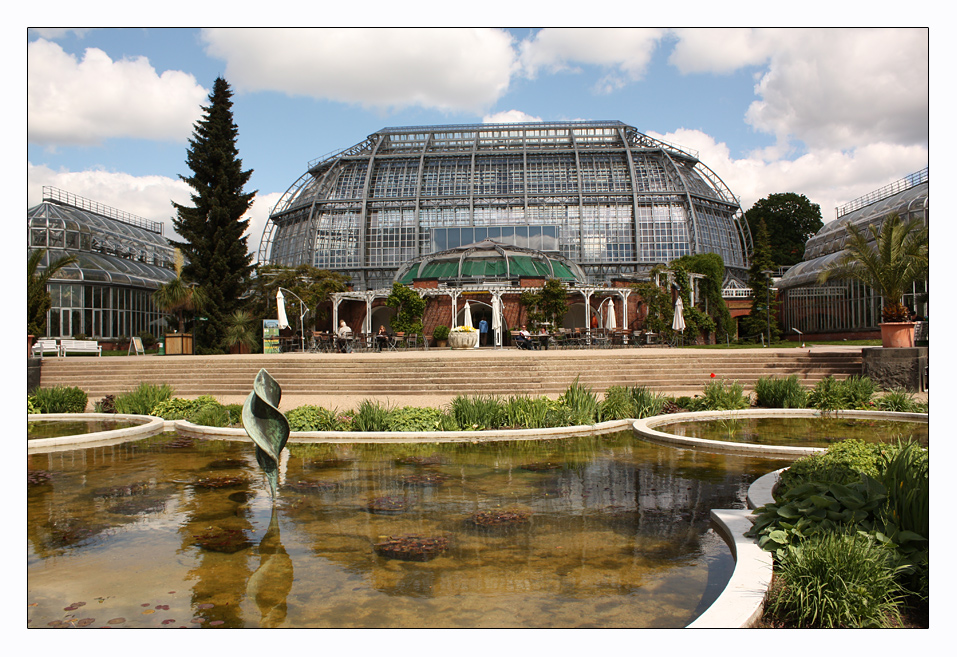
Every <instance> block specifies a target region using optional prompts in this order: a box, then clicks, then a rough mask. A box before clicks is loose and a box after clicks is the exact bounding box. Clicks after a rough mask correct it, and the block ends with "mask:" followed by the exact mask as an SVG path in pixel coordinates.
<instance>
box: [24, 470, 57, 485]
mask: <svg viewBox="0 0 957 657" xmlns="http://www.w3.org/2000/svg"><path fill="white" fill-rule="evenodd" d="M52 478H53V475H52V474H50V473H49V472H47V471H46V470H27V486H41V485H43V484H46V483H49V481H50V479H52Z"/></svg>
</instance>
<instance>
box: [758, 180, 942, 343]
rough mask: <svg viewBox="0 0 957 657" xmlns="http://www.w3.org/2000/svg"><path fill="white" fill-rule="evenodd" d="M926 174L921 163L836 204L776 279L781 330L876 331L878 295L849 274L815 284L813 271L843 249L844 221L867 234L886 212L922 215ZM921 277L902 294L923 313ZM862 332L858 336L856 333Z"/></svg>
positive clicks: (904, 216) (923, 217)
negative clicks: (801, 254) (917, 168)
mask: <svg viewBox="0 0 957 657" xmlns="http://www.w3.org/2000/svg"><path fill="white" fill-rule="evenodd" d="M929 189H930V176H929V173H928V169H923V170H921V171H918V172H916V173H913V174H911V175H909V176H906V177H904V178H902V179H900V180H898V181H896V182H894V183H891V184H890V185H887V186H885V187H882V188H880V189H877V190H874V191H873V192H871V193H869V194H866V195H865V196H862V197H861V198H859V199H855V200H853V201H851V202H850V203H847V204H845V205H844V206H842V207H840V208H837V211H836V215H837V217H836V218H835V219H834V220H833V221H831V222H830V223H828V224H826V225H825V226H824V227H823V228H821V229H820V230H819V231H818V232H817V234H816V235H814V237H812V238H811V239H809V240H808V242H807V246H806V247H805V250H804V261H803V262H800V263H798V264H797V265H795V266H793V267H791V268H790V269H789V270H788V271H787V272H786V273H785V274H784V276H783V277H782V278H781V279H780V280H779V281H778V282H777V283H776V287H777V289H778V291H779V293H780V297H781V308H782V314H781V321H782V324H783V327H784V329H785V330H786V331H787V332H790V333H792V334H793V333H794V331H795V330H797V331H800V332H801V333H814V334H821V333H835V334H840V335H844V336H845V337H847V336H848V335H852V334H854V333H867V332H871V331H877V330H878V325H879V324H880V322H881V308H882V306H883V300H882V299H881V297H880V296H879V295H877V294H875V293H874V291H873V290H871V289H870V288H869V287H867V286H865V285H863V284H861V283H859V282H857V281H854V280H851V279H832V280H829V281H828V282H827V283H826V284H823V285H822V284H819V283H818V282H817V281H818V276H819V275H820V273H821V272H822V271H824V269H825V268H827V266H828V265H830V264H831V263H832V262H836V261H837V260H838V259H840V257H841V256H842V255H843V254H844V243H845V242H846V240H847V235H848V233H847V226H848V225H853V226H856V227H858V228H860V229H861V230H863V231H864V232H865V234H868V235H869V234H870V231H869V230H868V228H867V227H868V226H875V227H876V228H877V229H878V230H880V227H881V225H883V223H884V220H885V219H886V218H887V217H888V216H889V215H891V214H892V213H895V212H896V213H897V214H898V215H900V217H901V219H903V220H904V221H910V220H912V219H918V220H920V221H923V222H924V223H925V224H926V223H927V221H928V214H927V213H928V198H929ZM927 292H928V289H927V282H926V281H925V282H923V283H919V284H916V285H914V286H913V287H912V288H911V290H910V291H909V292H908V293H907V294H905V295H904V305H905V306H907V307H908V308H910V309H911V310H913V311H914V312H916V313H917V315H918V316H919V317H921V318H926V317H927V311H928V295H927ZM860 337H864V336H860Z"/></svg>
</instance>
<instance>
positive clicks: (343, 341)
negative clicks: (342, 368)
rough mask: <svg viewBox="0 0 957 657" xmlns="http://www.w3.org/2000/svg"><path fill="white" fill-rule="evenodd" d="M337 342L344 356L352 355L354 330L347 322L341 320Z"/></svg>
mask: <svg viewBox="0 0 957 657" xmlns="http://www.w3.org/2000/svg"><path fill="white" fill-rule="evenodd" d="M336 342H338V343H339V351H340V352H342V353H344V354H347V353H348V354H351V353H352V329H351V328H349V326H348V325H347V324H346V320H344V319H340V320H339V330H338V331H336Z"/></svg>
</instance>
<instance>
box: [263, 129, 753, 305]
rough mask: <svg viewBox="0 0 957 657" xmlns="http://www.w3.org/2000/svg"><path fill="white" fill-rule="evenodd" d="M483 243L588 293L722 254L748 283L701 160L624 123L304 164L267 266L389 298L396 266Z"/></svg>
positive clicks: (278, 211)
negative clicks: (532, 257) (541, 265)
mask: <svg viewBox="0 0 957 657" xmlns="http://www.w3.org/2000/svg"><path fill="white" fill-rule="evenodd" d="M483 240H494V241H496V242H501V243H505V244H512V245H515V246H519V247H525V248H532V249H536V250H539V251H542V252H555V253H558V254H560V255H561V256H563V257H565V258H567V259H568V260H570V261H572V262H574V263H576V264H578V265H579V266H580V267H581V268H582V270H583V271H584V273H585V275H586V277H587V279H588V282H589V283H590V284H603V283H606V282H608V281H610V280H612V279H614V278H617V277H633V276H643V275H644V274H645V273H646V272H647V271H648V270H650V269H651V267H653V266H654V265H656V264H666V263H668V262H670V261H671V260H673V259H675V258H678V257H680V256H683V255H688V254H697V253H717V254H719V255H721V257H722V258H723V260H724V263H725V267H726V269H727V273H728V274H729V277H730V278H734V277H737V278H739V279H741V280H746V273H745V272H746V270H747V267H748V254H749V253H750V250H751V235H750V232H749V230H748V227H747V223H746V222H745V221H744V217H743V213H742V211H741V207H740V204H739V202H738V200H737V199H736V198H735V196H734V195H733V194H732V193H731V191H730V190H729V189H728V187H727V186H726V185H725V184H724V183H723V182H722V181H721V179H720V178H719V177H718V176H717V175H716V174H715V173H714V172H713V171H712V170H711V169H709V168H708V167H707V166H705V165H704V164H703V163H701V162H700V161H699V160H698V156H697V153H695V152H692V151H689V150H687V149H683V148H680V147H677V146H674V145H672V144H669V143H667V142H664V141H661V140H658V139H654V138H652V137H649V136H647V135H644V134H642V133H640V132H638V131H637V130H636V129H635V128H633V127H631V126H628V125H625V124H624V123H621V122H619V121H577V122H576V121H572V122H541V123H521V124H479V125H446V126H422V127H412V128H386V129H383V130H380V131H378V132H376V133H374V134H372V135H370V136H369V137H368V138H367V139H365V140H364V141H362V142H360V143H358V144H356V145H355V146H352V147H350V148H347V149H344V150H342V151H339V152H336V153H333V154H330V155H328V156H324V157H322V158H319V159H317V160H314V161H313V162H311V163H309V166H308V170H307V171H306V172H305V173H304V174H303V175H302V176H301V177H300V178H299V179H298V180H297V181H296V182H295V183H293V184H292V186H290V188H289V189H288V190H287V191H286V192H285V194H283V196H282V197H281V198H280V200H279V202H278V203H277V204H276V206H275V208H274V209H273V211H272V213H271V215H270V217H269V221H268V222H267V224H266V227H265V229H264V231H263V236H262V240H261V242H260V249H259V254H258V255H259V257H258V259H259V262H260V264H274V265H282V266H289V267H294V266H298V265H300V264H308V265H312V266H314V267H318V268H321V269H328V270H331V271H337V272H340V273H344V274H347V275H349V276H350V277H351V279H352V282H353V285H354V288H355V289H357V290H371V289H377V288H385V287H389V286H391V283H392V281H393V279H394V278H395V276H396V274H397V272H398V271H399V269H400V267H402V265H403V264H405V263H406V262H408V261H410V260H413V259H415V258H417V257H420V256H423V255H427V254H429V253H433V252H438V251H443V250H446V249H451V248H455V247H459V246H463V245H467V244H471V243H476V242H481V241H483Z"/></svg>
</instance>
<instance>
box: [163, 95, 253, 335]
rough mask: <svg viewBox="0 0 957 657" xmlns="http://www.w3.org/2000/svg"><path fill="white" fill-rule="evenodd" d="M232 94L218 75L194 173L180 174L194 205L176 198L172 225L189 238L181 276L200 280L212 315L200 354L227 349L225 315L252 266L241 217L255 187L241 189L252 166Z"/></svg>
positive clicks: (192, 157)
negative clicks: (246, 165) (243, 154)
mask: <svg viewBox="0 0 957 657" xmlns="http://www.w3.org/2000/svg"><path fill="white" fill-rule="evenodd" d="M232 95H233V93H232V91H231V90H230V88H229V83H228V82H226V80H224V79H223V78H216V81H215V82H214V83H213V90H212V92H211V93H210V94H209V105H208V106H204V107H203V118H201V119H200V120H199V121H197V122H196V124H195V126H194V127H193V136H192V138H191V139H190V140H189V148H188V149H187V151H186V164H187V166H189V168H190V170H191V171H192V172H193V173H192V175H191V176H189V177H188V178H187V177H185V176H180V178H181V179H182V180H183V181H185V182H186V183H187V184H188V185H189V186H190V187H191V188H192V190H193V191H192V194H191V199H192V201H193V207H189V206H185V205H180V204H178V203H173V206H174V207H175V208H176V217H175V218H174V219H173V226H174V227H175V229H176V232H177V233H179V235H180V236H182V237H183V239H184V240H185V242H181V243H178V244H177V246H179V247H180V248H181V249H182V251H183V253H184V255H185V256H186V258H187V259H188V261H189V262H188V264H187V265H186V266H185V267H183V277H184V278H185V279H187V280H190V281H193V282H196V283H198V284H199V285H200V286H201V287H202V288H203V291H204V292H205V293H206V297H207V305H206V306H205V312H204V315H205V316H206V317H207V318H208V319H207V321H205V322H200V323H199V324H198V325H197V326H196V327H195V328H194V331H193V332H194V334H195V338H194V343H195V344H196V349H197V352H198V353H218V352H222V351H225V343H224V338H225V334H226V328H227V324H226V320H227V318H228V317H229V315H230V314H232V312H233V311H234V310H236V309H238V308H239V306H240V303H239V297H240V295H241V294H242V292H243V290H244V285H245V283H246V280H247V279H248V277H249V274H250V273H251V272H252V269H253V267H252V256H251V255H250V254H249V251H248V248H247V245H246V240H247V238H246V236H245V232H246V229H247V228H248V227H249V220H248V219H243V218H242V217H243V215H244V214H245V213H246V211H247V210H248V209H249V206H250V205H251V204H252V199H253V197H254V196H255V195H256V192H249V193H246V192H244V191H243V186H244V185H245V184H246V183H247V182H248V181H249V176H250V175H251V174H252V169H249V170H246V171H243V168H242V166H243V162H242V160H241V159H239V151H238V150H237V148H236V138H237V137H238V135H239V130H238V128H237V127H236V124H235V122H234V121H233V111H232V107H233V103H232V100H231V98H232Z"/></svg>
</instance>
